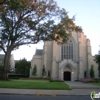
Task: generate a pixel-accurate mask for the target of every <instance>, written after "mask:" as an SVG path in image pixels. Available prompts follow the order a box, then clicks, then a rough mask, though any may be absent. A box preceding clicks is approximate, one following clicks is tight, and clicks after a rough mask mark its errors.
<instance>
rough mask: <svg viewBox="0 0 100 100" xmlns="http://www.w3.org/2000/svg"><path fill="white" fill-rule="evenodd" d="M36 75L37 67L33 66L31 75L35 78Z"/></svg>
mask: <svg viewBox="0 0 100 100" xmlns="http://www.w3.org/2000/svg"><path fill="white" fill-rule="evenodd" d="M36 74H37V66H36V65H34V68H33V72H32V75H33V76H36Z"/></svg>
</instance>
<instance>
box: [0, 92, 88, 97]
mask: <svg viewBox="0 0 100 100" xmlns="http://www.w3.org/2000/svg"><path fill="white" fill-rule="evenodd" d="M0 95H29V96H39V97H41V96H51V97H56V96H90V95H86V94H84V95H83V94H79V95H78V94H76V95H75V94H68V95H67V94H19V93H0Z"/></svg>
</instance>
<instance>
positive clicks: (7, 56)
mask: <svg viewBox="0 0 100 100" xmlns="http://www.w3.org/2000/svg"><path fill="white" fill-rule="evenodd" d="M10 55H11V50H7V52H6V53H5V57H4V66H3V71H2V80H8V71H9V64H10Z"/></svg>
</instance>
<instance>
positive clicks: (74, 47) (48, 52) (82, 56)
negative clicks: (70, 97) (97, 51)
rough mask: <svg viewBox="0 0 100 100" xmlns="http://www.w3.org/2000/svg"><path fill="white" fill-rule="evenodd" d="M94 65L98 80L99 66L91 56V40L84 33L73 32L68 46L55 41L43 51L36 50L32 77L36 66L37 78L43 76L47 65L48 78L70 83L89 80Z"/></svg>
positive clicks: (49, 43) (32, 63) (48, 42)
mask: <svg viewBox="0 0 100 100" xmlns="http://www.w3.org/2000/svg"><path fill="white" fill-rule="evenodd" d="M92 64H93V65H94V71H95V77H96V78H97V77H98V65H97V64H96V63H95V62H94V58H93V56H92V54H91V45H90V40H89V39H87V37H86V35H84V33H76V32H73V33H72V35H71V36H70V37H69V40H68V43H67V44H63V45H58V44H57V43H56V42H55V41H47V42H45V43H44V47H43V50H39V49H37V50H36V53H35V55H34V56H33V58H32V61H31V69H30V77H32V69H33V68H34V65H37V77H41V76H42V68H43V65H45V68H46V77H51V78H53V79H57V78H58V79H61V80H69V81H74V80H78V79H81V78H85V77H87V78H89V77H90V75H89V71H90V68H91V65H92Z"/></svg>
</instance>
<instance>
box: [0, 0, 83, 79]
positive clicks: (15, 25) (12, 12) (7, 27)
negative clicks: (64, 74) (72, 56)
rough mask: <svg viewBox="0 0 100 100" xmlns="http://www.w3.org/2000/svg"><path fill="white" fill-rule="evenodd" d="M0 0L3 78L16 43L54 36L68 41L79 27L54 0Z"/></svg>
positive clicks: (5, 75)
mask: <svg viewBox="0 0 100 100" xmlns="http://www.w3.org/2000/svg"><path fill="white" fill-rule="evenodd" d="M3 1H4V2H2V3H1V4H0V48H1V49H2V50H3V51H4V53H5V59H4V67H3V76H2V79H3V80H7V79H8V77H7V73H8V72H7V71H8V65H9V58H10V55H11V52H12V51H13V50H15V49H18V48H19V46H22V45H27V44H36V43H38V42H39V41H41V40H42V41H52V40H55V41H56V42H57V43H59V44H60V43H64V42H67V40H68V36H69V34H70V33H71V32H72V31H73V30H75V31H82V29H81V28H80V27H79V26H76V25H75V24H74V22H73V21H74V17H73V18H69V17H68V13H67V12H66V11H65V10H64V9H60V8H59V7H58V6H57V3H56V2H55V1H54V0H37V2H34V0H3ZM56 21H57V22H58V23H57V24H55V22H56ZM66 30H67V31H66Z"/></svg>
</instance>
